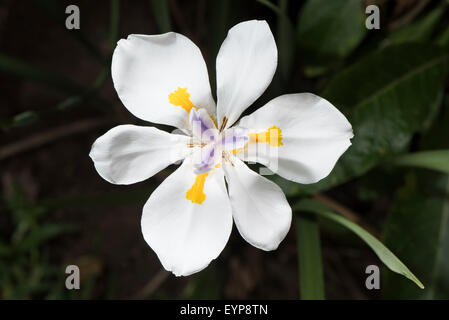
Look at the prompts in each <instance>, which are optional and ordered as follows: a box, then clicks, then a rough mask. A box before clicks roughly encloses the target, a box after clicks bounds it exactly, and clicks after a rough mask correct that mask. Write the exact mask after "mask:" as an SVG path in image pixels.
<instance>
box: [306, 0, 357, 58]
mask: <svg viewBox="0 0 449 320" xmlns="http://www.w3.org/2000/svg"><path fill="white" fill-rule="evenodd" d="M365 18H366V17H365V13H364V10H363V8H362V1H361V0H332V1H329V0H309V1H307V2H306V4H305V5H304V7H303V9H302V10H301V12H300V14H299V17H298V23H297V25H298V32H297V37H298V45H299V48H300V52H301V60H302V61H303V63H304V64H306V65H313V66H323V65H325V66H327V65H329V63H333V62H334V61H336V60H339V59H341V58H344V57H346V56H347V55H349V54H350V53H351V52H352V50H354V49H355V48H356V47H357V46H358V44H359V43H360V42H361V41H362V40H363V37H364V36H365V34H366V28H365Z"/></svg>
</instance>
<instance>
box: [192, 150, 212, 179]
mask: <svg viewBox="0 0 449 320" xmlns="http://www.w3.org/2000/svg"><path fill="white" fill-rule="evenodd" d="M214 155H215V146H212V147H211V150H208V151H206V152H204V151H203V150H201V161H200V163H198V164H195V165H194V167H195V173H196V174H200V173H204V172H207V171H209V170H210V169H211V167H212V166H213V165H214Z"/></svg>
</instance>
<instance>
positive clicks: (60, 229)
mask: <svg viewBox="0 0 449 320" xmlns="http://www.w3.org/2000/svg"><path fill="white" fill-rule="evenodd" d="M3 200H4V204H5V208H4V209H5V210H6V212H7V213H9V218H10V220H11V225H12V232H11V233H9V232H8V230H6V229H5V228H4V227H3V228H2V230H1V231H2V233H1V235H0V298H2V299H32V298H67V297H68V291H67V290H65V286H64V281H65V280H64V268H63V267H62V266H58V265H55V264H53V263H51V262H50V257H49V254H50V252H49V247H48V246H47V244H48V243H49V242H50V241H52V240H54V239H56V238H58V237H59V236H61V235H63V234H67V233H71V232H74V231H75V230H76V229H75V227H74V226H72V225H67V224H62V223H50V222H46V221H45V218H46V215H47V214H48V210H47V208H45V207H44V206H41V205H37V204H34V203H32V202H30V201H29V200H28V199H27V198H26V196H25V194H24V193H23V192H22V190H21V189H20V188H18V187H16V188H14V190H13V191H12V192H11V194H10V195H7V196H6V197H4V199H3Z"/></svg>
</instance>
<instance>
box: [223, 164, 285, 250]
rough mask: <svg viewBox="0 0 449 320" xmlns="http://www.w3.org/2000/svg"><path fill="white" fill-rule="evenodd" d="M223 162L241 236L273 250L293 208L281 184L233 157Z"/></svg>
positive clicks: (235, 219)
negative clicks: (229, 160)
mask: <svg viewBox="0 0 449 320" xmlns="http://www.w3.org/2000/svg"><path fill="white" fill-rule="evenodd" d="M231 161H232V164H233V165H231V164H229V163H225V165H224V169H225V172H226V181H227V183H228V191H229V197H230V199H231V205H232V215H233V217H234V221H235V225H236V226H237V229H238V230H239V232H240V234H241V235H242V237H243V238H244V239H245V240H246V241H248V242H249V243H250V244H252V245H253V246H255V247H257V248H259V249H262V250H267V251H268V250H275V249H276V248H277V247H278V245H279V243H280V242H281V241H282V240H283V239H284V238H285V236H286V234H287V233H288V230H289V229H290V224H291V220H292V209H291V208H290V205H289V204H288V202H287V199H286V198H285V195H284V193H283V192H282V190H281V188H279V187H278V186H277V185H276V184H275V183H273V182H272V181H270V180H268V179H266V178H264V177H262V176H261V175H259V174H257V173H256V172H254V171H252V170H251V169H250V168H248V167H247V166H246V165H245V164H244V163H243V162H242V161H241V160H239V159H237V158H235V157H233V158H232V159H231Z"/></svg>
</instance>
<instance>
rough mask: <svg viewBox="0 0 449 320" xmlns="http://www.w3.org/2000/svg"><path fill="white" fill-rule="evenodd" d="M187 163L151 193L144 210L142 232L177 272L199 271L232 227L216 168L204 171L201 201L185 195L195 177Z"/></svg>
mask: <svg viewBox="0 0 449 320" xmlns="http://www.w3.org/2000/svg"><path fill="white" fill-rule="evenodd" d="M195 178H196V176H195V174H193V168H192V166H191V163H190V161H188V159H186V160H185V161H184V163H183V164H182V165H181V167H179V168H178V169H177V170H176V171H175V172H174V173H173V174H171V175H170V176H169V177H168V178H167V179H165V181H164V182H162V184H161V185H160V186H159V187H158V188H157V189H156V190H155V191H154V192H153V194H152V195H151V196H150V198H149V199H148V201H147V203H146V204H145V207H144V208H143V215H142V232H143V236H144V238H145V240H146V242H147V243H148V245H149V246H150V247H151V248H152V249H153V250H154V251H155V252H156V254H157V256H158V257H159V259H160V261H161V263H162V265H163V266H164V268H165V269H166V270H168V271H171V272H173V273H174V274H175V275H177V276H187V275H190V274H192V273H195V272H198V271H200V270H202V269H204V268H205V267H207V265H209V263H210V262H211V261H212V260H213V259H215V258H217V257H218V255H219V254H220V252H221V251H222V250H223V248H224V247H225V245H226V243H227V241H228V239H229V235H230V234H231V230H232V213H231V206H230V203H229V198H228V194H227V192H226V187H225V183H224V178H223V170H222V169H221V168H219V169H214V170H213V171H210V172H209V173H208V176H207V177H206V180H205V184H204V190H203V191H204V194H205V196H206V197H205V199H204V201H203V202H202V203H201V204H198V203H193V202H192V201H190V200H187V199H186V192H187V191H188V190H189V189H190V188H191V187H192V185H193V184H194V181H195Z"/></svg>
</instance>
